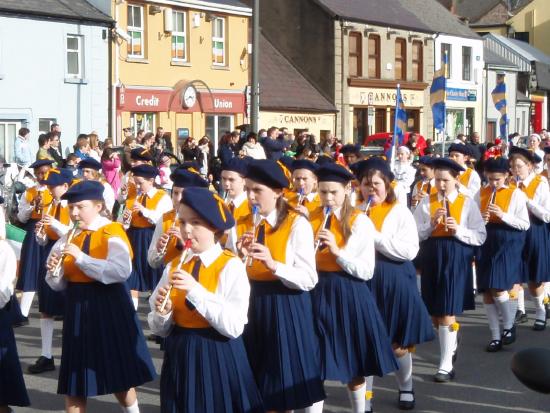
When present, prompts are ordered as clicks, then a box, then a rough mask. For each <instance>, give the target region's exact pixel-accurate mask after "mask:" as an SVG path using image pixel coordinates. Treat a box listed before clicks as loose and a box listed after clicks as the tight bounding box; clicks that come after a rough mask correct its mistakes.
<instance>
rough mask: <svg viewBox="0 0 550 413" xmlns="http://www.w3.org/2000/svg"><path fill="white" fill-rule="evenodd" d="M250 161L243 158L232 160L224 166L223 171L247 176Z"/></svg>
mask: <svg viewBox="0 0 550 413" xmlns="http://www.w3.org/2000/svg"><path fill="white" fill-rule="evenodd" d="M248 163H249V160H244V159H241V158H231V159H230V160H228V161H227V162H226V163H224V164H223V165H222V171H233V172H237V173H238V174H240V175H242V176H246V171H247V170H248Z"/></svg>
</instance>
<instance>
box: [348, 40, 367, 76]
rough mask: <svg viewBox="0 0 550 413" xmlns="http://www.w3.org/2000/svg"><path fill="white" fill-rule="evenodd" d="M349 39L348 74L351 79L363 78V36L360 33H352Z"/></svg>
mask: <svg viewBox="0 0 550 413" xmlns="http://www.w3.org/2000/svg"><path fill="white" fill-rule="evenodd" d="M348 38H349V65H348V72H349V76H350V77H361V76H362V75H363V70H362V69H363V67H362V66H363V65H362V61H363V52H362V47H363V43H362V39H363V36H362V35H361V33H358V32H351V33H350V34H349V36H348Z"/></svg>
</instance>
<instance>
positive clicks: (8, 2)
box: [0, 0, 113, 23]
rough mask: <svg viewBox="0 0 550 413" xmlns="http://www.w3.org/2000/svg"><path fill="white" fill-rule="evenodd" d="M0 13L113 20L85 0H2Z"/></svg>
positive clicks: (94, 20) (107, 21)
mask: <svg viewBox="0 0 550 413" xmlns="http://www.w3.org/2000/svg"><path fill="white" fill-rule="evenodd" d="M0 13H3V14H5V13H16V14H19V15H26V16H43V17H50V18H52V17H53V18H56V17H57V18H61V19H74V20H80V21H93V22H100V23H111V22H112V21H113V20H112V19H111V18H110V17H109V16H107V15H105V14H103V13H102V12H100V11H99V10H98V9H96V8H95V7H94V6H92V5H91V4H90V3H88V2H87V1H85V0H0Z"/></svg>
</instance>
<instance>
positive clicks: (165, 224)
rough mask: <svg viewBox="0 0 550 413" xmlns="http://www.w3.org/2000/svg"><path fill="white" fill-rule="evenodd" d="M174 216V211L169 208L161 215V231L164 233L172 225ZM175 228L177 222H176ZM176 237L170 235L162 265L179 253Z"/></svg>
mask: <svg viewBox="0 0 550 413" xmlns="http://www.w3.org/2000/svg"><path fill="white" fill-rule="evenodd" d="M175 218H176V211H175V210H171V211H168V212H166V213H164V214H163V215H162V233H163V234H166V233H167V232H168V230H169V229H170V228H172V225H173V224H174V219H175ZM175 225H176V228H177V227H178V225H179V223H178V222H176V224H175ZM178 241H179V240H178V239H177V238H176V237H170V240H169V241H168V245H167V246H166V255H165V256H164V260H163V261H164V265H166V264H168V263H169V262H171V261H172V260H173V259H174V258H176V257H177V256H178V255H180V254H181V249H178V247H177V245H178Z"/></svg>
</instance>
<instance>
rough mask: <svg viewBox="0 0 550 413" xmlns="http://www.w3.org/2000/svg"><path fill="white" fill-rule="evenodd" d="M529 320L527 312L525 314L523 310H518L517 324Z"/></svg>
mask: <svg viewBox="0 0 550 413" xmlns="http://www.w3.org/2000/svg"><path fill="white" fill-rule="evenodd" d="M527 320H528V318H527V314H525V313H524V312H523V311H521V310H518V311H516V324H523V323H526V322H527Z"/></svg>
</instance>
